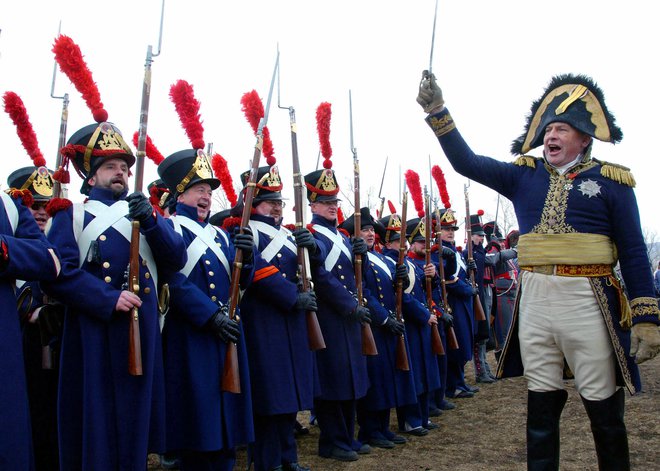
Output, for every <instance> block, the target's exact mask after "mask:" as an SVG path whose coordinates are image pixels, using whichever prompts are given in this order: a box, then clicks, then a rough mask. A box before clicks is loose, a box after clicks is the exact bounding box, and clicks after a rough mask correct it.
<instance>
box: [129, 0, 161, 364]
mask: <svg viewBox="0 0 660 471" xmlns="http://www.w3.org/2000/svg"><path fill="white" fill-rule="evenodd" d="M164 13H165V0H163V2H162V8H161V14H160V33H159V37H158V52H156V53H154V52H153V50H152V46H151V45H149V46H147V57H146V60H145V63H144V80H143V82H142V104H141V106H140V124H139V127H138V143H137V152H136V155H135V185H134V188H133V191H135V192H140V193H141V192H142V187H143V183H144V182H143V180H144V158H145V156H146V148H147V122H148V119H149V99H150V95H151V63H152V62H153V58H154V57H156V56H158V55H160V52H161V49H160V46H161V43H162V39H163V16H164ZM130 255H131V257H130V261H129V265H128V289H129V290H130V291H131V292H133V293H135V294H136V295H138V296H139V294H140V221H137V220H133V221H132V222H131V250H130ZM128 326H129V327H128V372H129V373H130V374H131V375H133V376H141V375H142V345H141V341H140V317H139V309H138V307H137V306H134V307H133V308H132V309H131V313H130V318H129V324H128Z"/></svg>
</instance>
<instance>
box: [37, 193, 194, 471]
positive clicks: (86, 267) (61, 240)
mask: <svg viewBox="0 0 660 471" xmlns="http://www.w3.org/2000/svg"><path fill="white" fill-rule="evenodd" d="M89 200H90V202H96V203H99V204H102V205H105V206H107V207H108V209H105V210H104V211H112V208H111V206H114V205H120V206H117V207H116V208H120V209H121V211H120V212H119V214H120V215H121V214H124V215H125V214H127V213H128V205H127V203H126V202H125V201H123V200H122V201H118V200H117V199H115V198H113V195H112V191H110V190H107V189H100V188H93V189H92V190H91V192H90V194H89ZM89 204H90V203H88V202H86V203H84V204H83V206H82V207H81V206H74V208H67V209H66V210H63V211H60V212H58V213H57V214H56V215H55V216H54V218H53V224H52V227H51V229H50V231H49V233H48V236H49V238H50V240H51V241H52V242H53V244H54V245H55V246H56V247H57V248H58V249H59V251H60V254H61V256H62V275H61V276H60V277H59V279H58V280H57V282H56V283H54V284H43V285H42V288H43V289H44V291H46V293H47V294H49V295H50V296H52V297H53V298H55V299H57V300H58V301H60V302H62V303H63V304H65V305H66V306H67V311H66V314H65V319H64V333H63V336H62V350H61V355H60V389H59V402H58V411H59V416H58V426H59V433H60V467H61V468H62V469H94V470H105V469H107V470H115V469H144V460H145V459H146V456H147V452H148V451H162V450H163V448H164V437H163V430H164V406H165V397H164V388H163V386H164V384H163V364H162V361H163V358H162V344H161V336H160V326H159V322H158V316H159V313H158V299H157V295H158V293H157V286H156V283H155V280H154V276H156V275H157V273H153V272H152V267H150V266H148V264H147V260H145V259H143V258H142V257H140V261H141V263H140V276H139V285H140V292H139V296H140V299H141V300H142V306H141V307H140V309H139V319H140V339H141V344H142V345H141V347H142V368H143V375H142V376H131V375H130V374H129V373H128V325H129V314H128V313H125V312H117V311H115V305H116V303H117V299H118V298H119V295H120V293H121V291H122V285H123V283H124V281H125V280H124V275H125V272H126V268H127V266H128V263H129V255H130V252H129V246H130V242H129V240H128V239H126V237H125V235H122V233H121V232H119V230H117V229H115V228H114V227H105V228H101V229H102V230H101V231H100V233H98V235H97V236H96V238H94V239H92V244H91V245H90V246H89V250H85V249H82V250H84V251H85V253H84V254H82V255H81V254H80V250H81V249H79V247H78V242H77V241H78V240H82V239H84V235H85V234H86V232H85V230H84V229H83V228H87V227H89V226H90V224H92V222H93V221H95V220H96V218H95V217H94V216H92V214H90V213H89V212H88V210H87V209H85V210H84V216H83V211H82V209H84V208H85V207H86V206H87V205H89ZM124 207H125V210H124ZM74 210H75V212H76V214H77V216H75V217H74ZM80 216H83V217H80ZM83 218H84V220H79V219H83ZM74 219H75V220H74ZM123 221H126V222H128V220H127V219H126V218H121V217H119V219H118V222H117V223H118V224H119V223H121V222H123ZM91 227H94V226H91ZM129 227H130V226H129ZM78 229H80V230H82V232H80V233H78V232H77V230H78ZM141 233H142V234H143V235H144V237H145V238H146V241H147V243H148V246H149V247H150V249H151V252H152V253H153V258H154V259H155V260H157V270H156V271H157V272H160V271H161V270H176V269H179V268H180V267H181V266H183V264H184V263H185V251H184V245H183V241H182V240H181V238H180V237H179V236H177V235H176V234H175V233H174V231H173V230H172V228H171V227H170V226H169V225H168V224H167V222H166V221H165V219H163V218H162V217H160V216H156V218H155V219H150V220H149V221H148V222H146V223H144V224H143V225H142V228H141ZM128 237H129V238H130V231H129V235H128ZM143 243H144V241H142V242H141V244H143ZM143 249H144V247H143ZM141 253H142V251H141ZM81 257H82V261H83V262H82V265H81V264H80V260H81Z"/></svg>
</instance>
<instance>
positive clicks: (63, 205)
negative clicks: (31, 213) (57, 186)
mask: <svg viewBox="0 0 660 471" xmlns="http://www.w3.org/2000/svg"><path fill="white" fill-rule="evenodd" d="M72 205H73V203H72V202H71V201H69V200H68V199H66V198H51V200H50V201H49V202H48V204H47V205H46V212H47V213H48V215H49V216H50V217H54V216H55V215H56V214H57V213H59V212H60V211H62V210H63V209H67V208H70V207H71V206H72Z"/></svg>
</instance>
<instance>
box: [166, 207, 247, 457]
mask: <svg viewBox="0 0 660 471" xmlns="http://www.w3.org/2000/svg"><path fill="white" fill-rule="evenodd" d="M176 214H177V216H175V217H173V218H171V220H172V221H173V223H174V226H175V228H177V227H178V228H177V231H179V230H180V231H181V232H182V235H183V240H184V242H185V246H186V247H188V248H189V247H190V245H191V244H192V242H193V240H195V239H196V236H195V235H194V234H193V233H192V232H191V231H190V230H189V229H188V228H186V227H184V226H183V224H184V223H185V222H186V221H183V222H179V221H182V218H186V219H187V220H188V221H192V222H194V223H195V224H198V225H199V226H200V227H202V228H206V227H211V228H212V227H213V226H209V224H208V222H207V221H204V222H200V221H198V220H197V208H196V207H191V206H186V205H184V204H182V203H178V204H177V208H176ZM214 230H215V229H214ZM219 231H221V230H219ZM212 237H213V238H214V240H215V242H216V243H217V244H219V248H220V250H221V251H222V253H223V254H224V256H225V257H226V262H227V266H226V267H225V266H224V264H223V263H221V261H220V259H219V258H218V256H217V255H216V254H215V253H214V252H213V251H212V250H210V249H208V248H207V249H206V250H205V251H204V253H202V255H201V256H200V257H199V258H198V259H197V260H193V258H192V257H190V254H189V260H188V263H189V264H190V265H191V266H190V267H188V268H190V273H189V274H188V275H187V276H186V275H185V274H184V273H181V272H179V273H176V274H173V275H172V276H171V277H169V280H168V282H169V287H170V309H169V312H168V314H167V316H166V318H165V326H164V328H163V351H164V357H165V379H166V389H167V448H168V450H171V451H175V450H190V451H201V452H207V451H216V450H221V449H224V450H231V449H233V448H234V447H236V446H237V445H239V444H244V443H248V442H251V441H252V440H253V438H254V433H253V427H252V404H251V396H250V374H249V370H248V363H247V352H246V348H245V339H244V336H243V335H242V332H241V336H240V338H239V342H238V366H239V372H240V380H241V393H240V394H233V393H229V392H223V391H222V390H221V384H222V373H223V367H224V362H225V354H226V344H225V343H224V342H223V341H222V340H220V338H219V337H218V336H217V335H216V334H215V333H213V332H212V331H211V330H209V329H208V328H207V327H205V324H206V323H207V322H208V321H209V319H210V318H211V316H212V315H213V314H214V313H215V312H216V311H217V310H218V309H219V307H220V305H221V304H222V305H225V304H227V303H228V302H229V288H230V279H231V278H230V272H231V270H232V264H233V260H234V254H235V249H234V245H233V244H232V242H231V240H230V239H229V236H228V235H227V234H226V233H225V232H224V231H222V232H218V231H216V232H214V235H213V236H212ZM252 274H253V265H252V264H244V265H243V269H242V270H241V279H240V282H241V286H242V287H245V286H246V285H247V284H248V283H249V282H250V280H251V278H252ZM237 314H238V310H237Z"/></svg>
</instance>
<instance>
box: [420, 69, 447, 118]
mask: <svg viewBox="0 0 660 471" xmlns="http://www.w3.org/2000/svg"><path fill="white" fill-rule="evenodd" d="M417 103H419V104H420V105H421V107H422V108H424V111H425V112H427V113H429V114H433V113H438V112H439V111H442V109H443V108H444V106H445V100H444V99H443V98H442V90H440V87H439V86H438V84H437V83H436V81H435V75H433V74H429V71H428V70H425V71H424V72H422V80H421V81H420V82H419V93H418V94H417Z"/></svg>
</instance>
